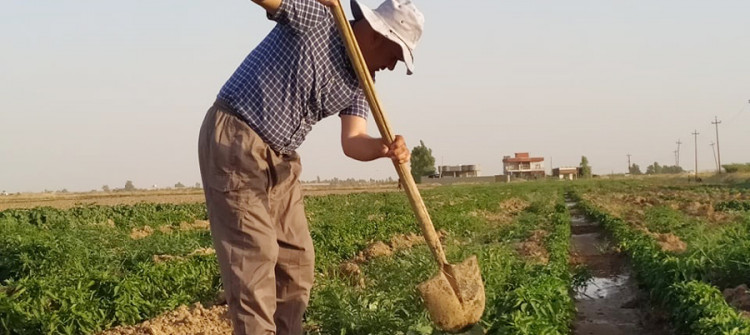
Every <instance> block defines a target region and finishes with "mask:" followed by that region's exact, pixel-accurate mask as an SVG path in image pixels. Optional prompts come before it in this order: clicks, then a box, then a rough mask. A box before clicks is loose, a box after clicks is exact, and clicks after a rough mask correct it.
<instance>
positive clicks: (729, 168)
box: [722, 163, 750, 173]
mask: <svg viewBox="0 0 750 335" xmlns="http://www.w3.org/2000/svg"><path fill="white" fill-rule="evenodd" d="M722 167H723V168H724V171H726V172H727V173H735V172H750V163H744V164H742V163H732V164H724V165H722Z"/></svg>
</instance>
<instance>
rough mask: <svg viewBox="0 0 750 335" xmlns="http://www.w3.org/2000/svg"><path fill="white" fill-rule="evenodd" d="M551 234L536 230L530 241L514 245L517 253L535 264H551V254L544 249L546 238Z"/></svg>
mask: <svg viewBox="0 0 750 335" xmlns="http://www.w3.org/2000/svg"><path fill="white" fill-rule="evenodd" d="M548 234H549V233H548V232H546V231H544V230H535V231H534V232H533V233H532V234H531V237H529V239H527V240H526V241H524V242H519V243H516V244H515V245H514V247H515V249H516V251H517V252H518V253H519V254H520V255H521V256H522V257H524V258H526V259H527V260H529V261H531V262H533V263H539V264H547V263H549V252H547V249H546V248H545V247H544V238H545V237H547V235H548Z"/></svg>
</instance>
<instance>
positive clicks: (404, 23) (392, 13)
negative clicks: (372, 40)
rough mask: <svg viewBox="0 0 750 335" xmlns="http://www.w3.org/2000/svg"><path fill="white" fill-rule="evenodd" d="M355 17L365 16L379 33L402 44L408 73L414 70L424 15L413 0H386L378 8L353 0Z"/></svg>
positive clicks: (357, 18)
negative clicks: (415, 52) (415, 51)
mask: <svg viewBox="0 0 750 335" xmlns="http://www.w3.org/2000/svg"><path fill="white" fill-rule="evenodd" d="M352 14H354V19H356V20H359V19H362V18H364V19H365V20H367V22H368V23H369V24H370V26H372V29H374V30H375V31H376V32H378V33H379V34H381V35H383V36H385V37H387V38H388V39H389V40H391V41H393V42H396V43H397V44H398V45H400V46H401V51H402V52H403V53H404V63H405V64H406V74H412V72H413V71H414V48H416V47H417V41H419V37H420V36H422V28H423V27H424V15H422V12H420V11H419V9H417V7H416V6H414V3H412V2H411V0H385V2H383V3H382V4H380V6H378V8H377V9H375V10H372V9H370V8H367V7H366V6H363V5H362V4H360V3H359V1H357V0H352Z"/></svg>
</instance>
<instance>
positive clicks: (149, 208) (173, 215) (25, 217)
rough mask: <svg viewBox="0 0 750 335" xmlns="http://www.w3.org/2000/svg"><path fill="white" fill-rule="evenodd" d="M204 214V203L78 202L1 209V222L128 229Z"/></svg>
mask: <svg viewBox="0 0 750 335" xmlns="http://www.w3.org/2000/svg"><path fill="white" fill-rule="evenodd" d="M206 217H207V214H206V206H205V205H204V204H203V203H192V204H169V203H160V204H156V203H138V204H133V205H114V206H103V205H94V204H81V205H78V206H75V207H72V208H69V209H59V208H53V207H36V208H30V209H26V208H24V209H6V210H3V211H0V222H2V223H4V224H11V223H16V224H28V225H33V226H38V227H44V228H52V227H59V228H76V227H79V226H84V225H90V224H96V223H100V224H101V223H107V222H108V221H111V222H112V223H113V224H114V225H116V226H117V227H119V228H127V229H129V228H132V227H138V226H143V225H152V226H157V225H161V224H172V223H179V222H182V221H192V220H196V219H202V220H205V219H206Z"/></svg>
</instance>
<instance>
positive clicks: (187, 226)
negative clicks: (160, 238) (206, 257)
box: [109, 220, 211, 240]
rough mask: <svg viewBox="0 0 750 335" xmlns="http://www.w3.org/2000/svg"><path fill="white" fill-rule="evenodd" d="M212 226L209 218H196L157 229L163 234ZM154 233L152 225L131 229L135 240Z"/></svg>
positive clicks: (131, 236)
mask: <svg viewBox="0 0 750 335" xmlns="http://www.w3.org/2000/svg"><path fill="white" fill-rule="evenodd" d="M109 221H111V220H109ZM111 224H112V225H113V226H114V222H112V223H111ZM210 227H211V224H210V223H209V222H208V220H195V221H194V222H192V223H189V222H181V223H180V226H179V228H177V227H174V226H170V225H163V226H159V228H157V229H158V230H159V232H161V233H162V234H171V233H172V232H173V231H175V230H176V229H179V230H181V231H190V230H204V229H209V228H210ZM153 233H154V228H151V227H150V226H143V227H141V228H133V229H132V230H131V231H130V238H132V239H134V240H139V239H142V238H146V237H149V236H151V234H153Z"/></svg>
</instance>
